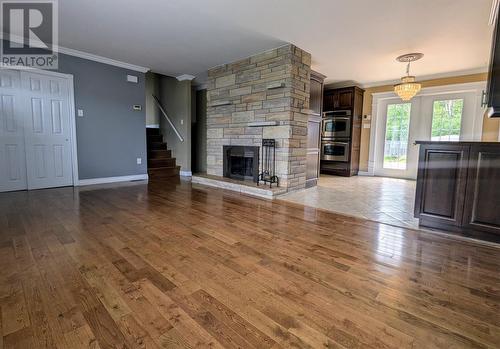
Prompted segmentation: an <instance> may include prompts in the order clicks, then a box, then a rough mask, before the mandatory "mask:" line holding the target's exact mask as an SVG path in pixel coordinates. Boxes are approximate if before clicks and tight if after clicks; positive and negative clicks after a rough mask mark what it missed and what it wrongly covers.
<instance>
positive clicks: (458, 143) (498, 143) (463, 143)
mask: <svg viewBox="0 0 500 349" xmlns="http://www.w3.org/2000/svg"><path fill="white" fill-rule="evenodd" d="M415 144H436V145H439V144H442V145H470V144H473V145H474V144H476V145H477V144H479V145H483V144H484V145H490V144H491V145H500V142H479V141H458V142H453V141H445V142H442V141H415Z"/></svg>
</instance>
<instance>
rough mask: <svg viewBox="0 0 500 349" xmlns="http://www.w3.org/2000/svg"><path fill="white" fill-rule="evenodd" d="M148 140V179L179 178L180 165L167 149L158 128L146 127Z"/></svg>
mask: <svg viewBox="0 0 500 349" xmlns="http://www.w3.org/2000/svg"><path fill="white" fill-rule="evenodd" d="M146 137H147V142H148V175H149V179H150V180H155V179H165V178H177V179H178V178H179V170H180V168H181V167H180V166H177V165H176V163H175V158H173V157H172V151H171V150H168V149H167V143H164V142H163V136H162V135H161V133H160V129H159V128H146Z"/></svg>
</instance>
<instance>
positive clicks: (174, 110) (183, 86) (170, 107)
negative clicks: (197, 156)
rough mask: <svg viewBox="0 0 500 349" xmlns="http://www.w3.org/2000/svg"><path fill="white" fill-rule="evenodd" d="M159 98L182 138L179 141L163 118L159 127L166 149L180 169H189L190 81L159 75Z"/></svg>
mask: <svg viewBox="0 0 500 349" xmlns="http://www.w3.org/2000/svg"><path fill="white" fill-rule="evenodd" d="M159 77H160V100H161V103H162V105H163V108H164V109H165V111H166V112H167V115H168V116H169V118H170V119H171V120H172V123H173V124H174V125H175V127H176V128H177V130H178V131H179V133H180V134H181V135H182V137H183V138H184V142H181V141H180V140H179V138H177V136H176V134H175V133H174V131H173V129H172V128H171V127H170V125H169V124H168V122H167V120H165V118H163V117H161V118H160V128H161V132H162V134H163V138H164V140H165V141H166V142H167V146H168V149H170V150H172V156H173V157H175V158H176V162H177V165H180V166H181V171H191V81H178V80H177V79H176V78H173V77H170V76H165V75H160V76H159Z"/></svg>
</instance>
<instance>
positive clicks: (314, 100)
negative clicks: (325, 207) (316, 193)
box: [306, 71, 325, 187]
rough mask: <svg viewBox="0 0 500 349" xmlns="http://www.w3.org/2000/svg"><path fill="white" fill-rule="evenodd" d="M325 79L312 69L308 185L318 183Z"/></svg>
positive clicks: (308, 128)
mask: <svg viewBox="0 0 500 349" xmlns="http://www.w3.org/2000/svg"><path fill="white" fill-rule="evenodd" d="M324 80H325V76H324V75H322V74H320V73H318V72H315V71H311V83H310V95H309V109H311V114H310V115H309V120H308V121H307V159H306V162H307V164H306V165H307V166H306V168H307V170H306V187H312V186H315V185H316V184H317V183H318V177H319V164H320V142H321V139H320V138H321V114H322V112H323V81H324Z"/></svg>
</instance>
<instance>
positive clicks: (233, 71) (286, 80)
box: [207, 44, 311, 190]
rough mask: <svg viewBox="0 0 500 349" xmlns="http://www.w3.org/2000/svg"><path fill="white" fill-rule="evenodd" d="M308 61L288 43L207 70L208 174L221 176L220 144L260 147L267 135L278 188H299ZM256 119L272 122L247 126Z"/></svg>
mask: <svg viewBox="0 0 500 349" xmlns="http://www.w3.org/2000/svg"><path fill="white" fill-rule="evenodd" d="M310 66H311V55H310V54H309V53H307V52H305V51H303V50H301V49H299V48H298V47H296V46H294V45H291V44H290V45H286V46H283V47H279V48H276V49H273V50H270V51H266V52H264V53H261V54H258V55H255V56H252V57H249V58H246V59H242V60H240V61H237V62H234V63H230V64H225V65H223V66H219V67H216V68H213V69H210V70H209V71H208V81H207V173H208V174H210V175H216V176H222V175H223V154H222V146H223V145H249V146H252V145H254V146H255V145H256V146H259V147H260V146H261V143H262V138H272V139H276V142H277V145H276V172H277V173H276V174H277V175H278V177H279V179H280V187H285V188H287V189H288V190H290V189H300V188H304V187H305V182H306V153H307V120H308V117H309V83H310V82H309V79H310V73H311V68H310ZM280 83H283V87H280V88H275V89H268V87H269V86H270V85H274V86H276V85H278V86H279V84H280ZM228 101H229V102H230V103H231V104H229V105H224V106H214V104H217V103H221V102H228ZM260 121H276V122H278V124H277V125H276V126H266V127H249V123H252V122H260Z"/></svg>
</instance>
